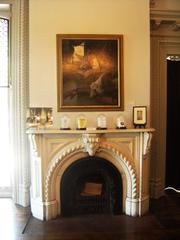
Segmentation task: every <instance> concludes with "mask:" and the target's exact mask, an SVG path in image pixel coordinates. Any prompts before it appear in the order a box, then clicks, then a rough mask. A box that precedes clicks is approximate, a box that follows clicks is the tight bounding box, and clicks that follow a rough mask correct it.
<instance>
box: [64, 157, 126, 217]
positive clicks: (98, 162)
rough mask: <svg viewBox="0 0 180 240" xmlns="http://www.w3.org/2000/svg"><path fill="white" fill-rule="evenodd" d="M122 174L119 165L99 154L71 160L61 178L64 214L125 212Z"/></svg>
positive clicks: (112, 213) (65, 215) (67, 215)
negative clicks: (123, 210) (72, 161)
mask: <svg viewBox="0 0 180 240" xmlns="http://www.w3.org/2000/svg"><path fill="white" fill-rule="evenodd" d="M122 193H123V191H122V178H121V176H120V174H119V172H118V170H117V169H116V167H115V166H114V165H113V164H111V163H110V162H109V161H107V160H105V159H102V158H99V157H87V158H83V159H80V160H78V161H76V162H74V163H73V164H71V165H70V166H69V167H68V168H67V169H66V171H65V172H64V174H63V176H62V180H61V194H60V198H61V216H63V217H70V216H77V215H89V214H111V215H116V214H121V213H122V196H123V194H122Z"/></svg>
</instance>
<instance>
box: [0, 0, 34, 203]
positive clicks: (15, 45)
mask: <svg viewBox="0 0 180 240" xmlns="http://www.w3.org/2000/svg"><path fill="white" fill-rule="evenodd" d="M3 3H7V4H11V11H12V12H11V20H10V21H11V34H10V35H11V46H10V48H11V63H10V68H11V69H10V72H11V76H10V77H11V78H10V85H11V89H10V95H11V97H10V112H11V122H10V124H11V126H10V129H11V130H10V134H11V136H12V148H13V165H14V168H13V169H14V173H13V199H14V201H15V202H16V203H18V204H20V205H22V206H28V205H29V203H30V201H29V194H30V193H29V187H30V165H29V164H30V163H29V154H28V151H29V150H28V139H27V135H26V125H25V123H26V109H27V106H28V96H29V95H28V75H29V69H28V42H29V40H28V39H29V36H28V26H29V23H28V11H29V9H28V4H29V1H28V0H4V1H3Z"/></svg>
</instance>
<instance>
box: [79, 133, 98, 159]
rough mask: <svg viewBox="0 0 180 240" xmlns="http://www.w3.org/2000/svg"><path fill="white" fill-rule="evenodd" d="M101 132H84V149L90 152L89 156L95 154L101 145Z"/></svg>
mask: <svg viewBox="0 0 180 240" xmlns="http://www.w3.org/2000/svg"><path fill="white" fill-rule="evenodd" d="M100 138H101V135H100V134H83V135H82V141H83V144H84V151H85V152H87V153H88V154H89V156H94V155H95V154H96V152H97V151H98V150H99V147H100Z"/></svg>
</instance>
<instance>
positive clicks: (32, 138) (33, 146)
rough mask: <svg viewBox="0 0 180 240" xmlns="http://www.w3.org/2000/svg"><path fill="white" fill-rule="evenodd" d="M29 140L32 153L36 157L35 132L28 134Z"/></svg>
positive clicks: (37, 148) (36, 143)
mask: <svg viewBox="0 0 180 240" xmlns="http://www.w3.org/2000/svg"><path fill="white" fill-rule="evenodd" d="M29 141H30V144H31V148H32V151H33V155H34V156H36V157H38V156H39V147H38V139H37V135H36V134H29Z"/></svg>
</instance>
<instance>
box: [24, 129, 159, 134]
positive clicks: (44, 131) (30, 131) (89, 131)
mask: <svg viewBox="0 0 180 240" xmlns="http://www.w3.org/2000/svg"><path fill="white" fill-rule="evenodd" d="M154 131H155V129H154V128H127V129H105V130H94V129H87V130H76V129H71V130H60V129H28V130H27V131H26V133H27V134H86V133H87V134H93V133H94V134H96V133H97V134H98V133H99V134H100V133H103V134H106V133H140V132H154Z"/></svg>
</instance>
